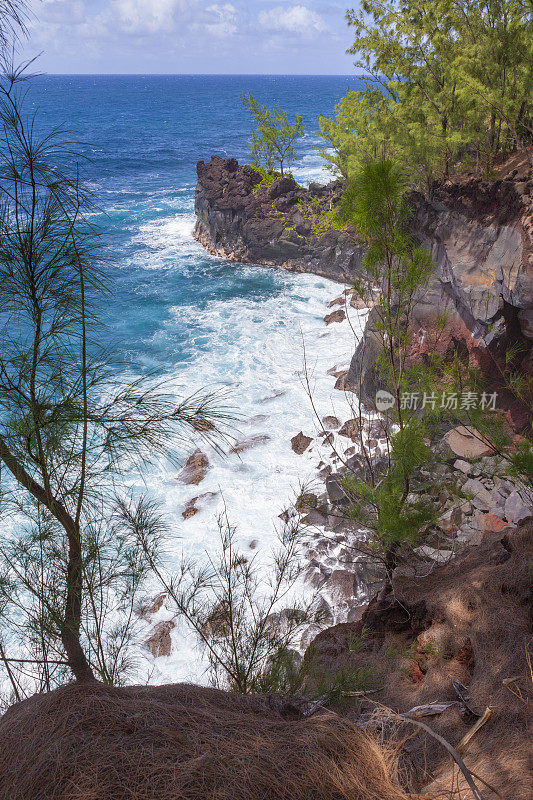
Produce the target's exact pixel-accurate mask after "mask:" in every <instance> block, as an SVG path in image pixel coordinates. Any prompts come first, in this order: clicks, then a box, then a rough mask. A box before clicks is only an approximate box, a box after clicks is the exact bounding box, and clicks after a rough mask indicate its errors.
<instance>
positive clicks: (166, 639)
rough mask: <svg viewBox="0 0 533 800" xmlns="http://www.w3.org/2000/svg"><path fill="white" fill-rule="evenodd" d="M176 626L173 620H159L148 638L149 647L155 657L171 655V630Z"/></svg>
mask: <svg viewBox="0 0 533 800" xmlns="http://www.w3.org/2000/svg"><path fill="white" fill-rule="evenodd" d="M175 627H176V625H175V623H174V622H173V621H172V620H168V621H167V622H158V623H157V625H156V626H155V628H154V629H153V631H152V633H151V634H150V636H149V637H148V639H147V640H146V644H147V645H148V649H149V650H150V652H151V654H152V655H153V657H154V658H159V657H160V656H169V655H170V653H171V652H172V640H171V638H170V632H171V631H172V630H173V629H174V628H175Z"/></svg>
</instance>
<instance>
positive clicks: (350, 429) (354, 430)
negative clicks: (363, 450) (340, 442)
mask: <svg viewBox="0 0 533 800" xmlns="http://www.w3.org/2000/svg"><path fill="white" fill-rule="evenodd" d="M358 433H359V422H358V421H357V420H356V419H349V420H347V421H346V422H345V423H344V425H343V426H342V428H341V429H340V431H339V436H346V437H347V438H348V439H351V440H352V442H355V441H357V439H358Z"/></svg>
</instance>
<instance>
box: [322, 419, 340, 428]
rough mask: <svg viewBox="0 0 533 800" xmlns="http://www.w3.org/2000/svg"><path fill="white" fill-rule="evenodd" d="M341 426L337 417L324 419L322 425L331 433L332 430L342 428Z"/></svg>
mask: <svg viewBox="0 0 533 800" xmlns="http://www.w3.org/2000/svg"><path fill="white" fill-rule="evenodd" d="M340 424H341V423H340V421H339V420H338V419H337V417H333V416H329V417H322V425H323V426H324V428H326V430H328V431H331V430H336V429H337V428H339V427H340Z"/></svg>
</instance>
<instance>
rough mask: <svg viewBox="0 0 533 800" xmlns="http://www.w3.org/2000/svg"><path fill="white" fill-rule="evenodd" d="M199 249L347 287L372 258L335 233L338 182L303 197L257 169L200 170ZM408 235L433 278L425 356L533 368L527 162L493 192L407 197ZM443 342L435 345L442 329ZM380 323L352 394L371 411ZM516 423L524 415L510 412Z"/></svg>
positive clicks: (532, 185)
mask: <svg viewBox="0 0 533 800" xmlns="http://www.w3.org/2000/svg"><path fill="white" fill-rule="evenodd" d="M197 172H198V185H197V190H196V215H197V222H196V227H195V234H194V235H195V237H196V238H197V240H198V241H199V242H201V243H202V244H203V245H204V247H206V248H207V250H209V252H211V253H213V254H215V255H219V256H222V257H224V258H228V259H231V260H233V261H239V262H246V263H253V264H261V265H265V266H278V267H283V268H284V269H288V270H291V271H294V272H310V273H315V274H317V275H321V276H324V277H327V278H330V279H331V280H335V281H339V282H343V283H347V284H349V283H350V282H351V281H352V280H353V279H354V278H355V277H356V276H357V273H358V269H359V266H360V264H361V260H362V258H363V257H364V252H365V248H364V245H363V244H362V243H361V242H358V241H357V238H356V237H355V236H354V233H353V231H351V230H350V229H349V228H343V229H337V228H335V227H332V226H330V225H328V211H330V210H331V209H332V208H334V207H335V206H336V204H337V203H338V202H339V200H340V197H341V195H342V191H343V186H342V183H341V182H340V181H333V182H331V183H329V184H328V185H326V186H323V185H320V184H314V183H312V184H310V186H309V187H308V188H307V189H305V188H303V187H301V186H299V185H298V184H297V183H296V182H295V181H294V180H293V179H292V178H291V177H287V176H286V177H284V178H280V179H278V180H276V181H274V182H271V183H268V184H266V183H265V182H263V180H262V179H263V176H262V175H261V173H259V172H258V171H257V170H255V169H254V167H252V166H250V165H244V166H240V165H239V164H238V162H237V160H236V159H232V158H230V159H224V158H219V157H217V156H214V157H213V158H212V159H211V161H210V162H208V163H204V162H203V161H200V162H199V163H198V165H197ZM409 206H410V209H411V214H410V221H409V226H410V229H411V232H412V234H413V236H414V237H415V239H416V240H417V241H418V242H419V243H420V244H422V245H424V246H426V247H428V248H429V249H430V250H431V252H432V255H433V260H434V263H435V267H436V270H435V274H434V277H433V279H432V280H431V283H430V285H429V286H428V287H427V291H426V292H425V294H424V297H423V298H422V299H421V300H420V302H419V303H418V304H417V306H416V308H415V310H414V313H413V315H412V316H413V325H414V326H415V327H416V330H414V331H413V332H414V333H415V334H416V336H414V337H413V339H414V340H415V341H416V342H417V347H418V355H420V356H422V357H423V354H424V352H427V351H429V350H434V349H435V348H437V349H438V350H439V351H440V352H442V353H451V352H454V351H457V350H458V349H463V350H465V351H466V352H468V353H469V354H471V355H472V357H473V358H475V359H476V360H477V361H478V362H480V363H481V364H483V361H484V359H483V351H484V350H485V349H486V347H487V346H490V347H491V349H492V351H493V352H494V353H497V352H498V348H499V347H501V345H502V342H505V343H506V345H509V344H520V345H521V346H522V347H521V352H522V356H521V357H522V359H523V361H524V363H525V364H526V365H527V366H528V367H529V368H531V366H532V361H531V345H532V342H533V216H532V212H533V180H532V170H531V161H530V156H528V155H527V154H522V155H516V156H513V157H512V158H510V159H508V160H507V161H506V162H505V163H504V164H502V165H500V166H499V168H498V169H497V171H496V173H495V178H494V180H491V181H488V180H485V179H483V178H480V177H476V176H475V175H473V174H467V175H463V176H461V177H459V178H454V179H453V180H450V181H447V182H443V183H442V182H441V183H439V184H437V185H436V186H435V188H434V191H433V194H432V197H431V198H429V199H428V198H426V197H424V196H423V195H421V194H420V193H418V192H412V194H411V196H410V197H409ZM443 315H446V326H445V329H444V331H440V332H439V336H438V340H437V338H436V337H435V335H434V331H435V329H436V325H435V322H436V320H437V318H442V316H443ZM372 326H373V317H372V314H371V315H370V316H369V320H368V323H367V336H366V337H365V345H364V347H363V346H361V347H360V348H358V351H357V352H356V353H355V354H354V358H353V360H352V364H351V367H350V370H349V372H348V374H347V376H346V379H345V384H344V388H347V389H350V388H352V389H355V388H356V387H357V390H358V393H359V394H360V396H361V399H362V400H363V402H365V404H367V405H369V406H372V404H373V397H374V395H375V391H376V388H377V383H376V376H375V372H374V369H373V360H374V358H375V347H373V330H372ZM512 413H515V414H519V412H518V410H516V409H512Z"/></svg>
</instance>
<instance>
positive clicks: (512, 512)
mask: <svg viewBox="0 0 533 800" xmlns="http://www.w3.org/2000/svg"><path fill="white" fill-rule="evenodd" d="M532 515H533V509H532V508H531V507H528V506H526V504H525V503H524V501H523V500H522V498H521V496H520V495H519V494H518V492H516V491H515V492H511V494H510V495H509V497H508V498H507V500H506V501H505V516H506V518H507V520H508V522H512V523H513V524H514V525H518V523H519V522H522V520H524V519H527V518H528V517H530V516H532Z"/></svg>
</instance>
